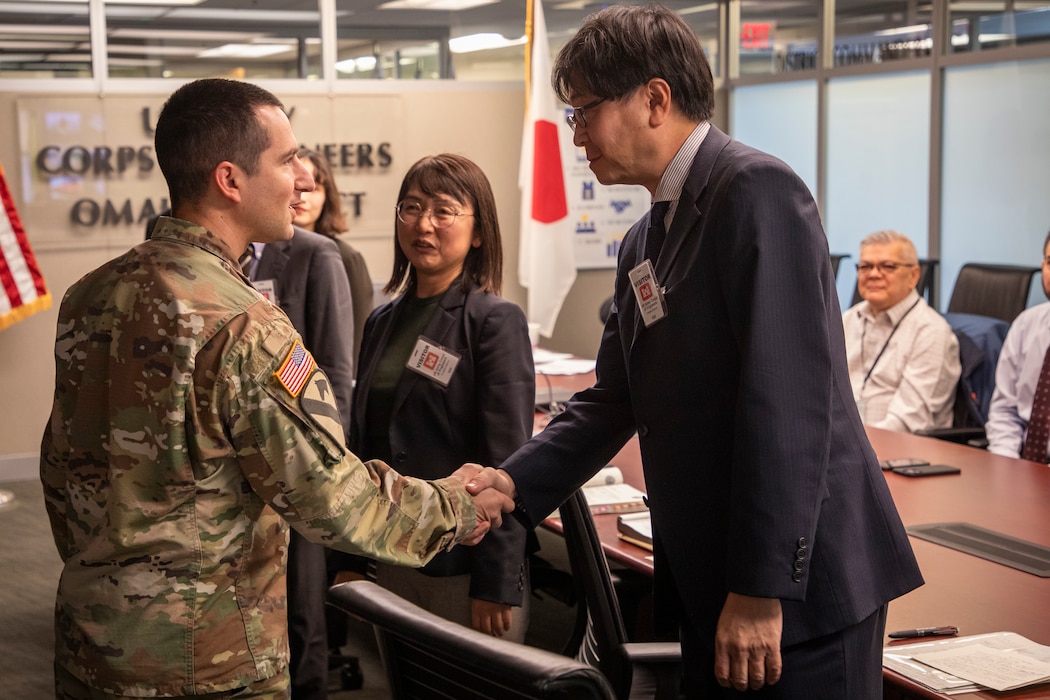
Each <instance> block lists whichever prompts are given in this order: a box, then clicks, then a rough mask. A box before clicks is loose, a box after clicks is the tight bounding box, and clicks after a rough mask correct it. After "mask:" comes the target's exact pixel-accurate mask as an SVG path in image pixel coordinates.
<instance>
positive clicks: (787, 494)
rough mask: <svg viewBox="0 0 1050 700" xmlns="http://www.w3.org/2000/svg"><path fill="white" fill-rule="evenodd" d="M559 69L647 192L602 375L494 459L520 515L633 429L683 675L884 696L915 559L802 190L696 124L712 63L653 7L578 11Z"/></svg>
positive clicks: (596, 462)
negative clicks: (893, 625) (854, 382)
mask: <svg viewBox="0 0 1050 700" xmlns="http://www.w3.org/2000/svg"><path fill="white" fill-rule="evenodd" d="M553 84H554V87H555V90H556V91H557V92H558V94H559V97H561V98H562V100H563V101H565V102H566V103H567V104H570V105H573V106H574V109H573V111H572V114H571V115H570V117H569V121H570V124H572V125H573V127H574V128H575V143H576V145H577V146H579V147H582V148H584V149H585V151H586V154H587V159H588V161H590V168H591V170H592V171H593V172H594V175H595V177H596V178H597V179H598V180H599V181H600V182H601V183H602V184H607V185H611V184H618V183H624V184H640V185H644V186H645V187H646V188H648V190H649V192H650V193H651V194H652V197H653V202H654V205H653V210H652V212H651V213H650V214H649V215H646V216H645V217H644V218H643V219H642V220H641V221H639V222H638V223H637V224H635V225H634V226H633V227H632V228H631V230H630V231H629V232H628V233H627V235H626V237H625V238H624V241H623V245H622V247H621V250H620V259H619V263H618V268H617V275H616V287H615V295H614V303H613V306H612V310H611V314H610V317H609V319H608V321H607V323H606V325H605V331H604V334H603V337H602V342H601V347H600V349H599V352H598V361H597V369H596V373H597V382H596V383H595V385H594V386H593V387H592V388H590V389H587V390H585V391H582V392H580V393H579V394H577V395H576V396H575V397H574V398H573V399H572V400H571V401H570V402H569V403H568V407H567V409H566V411H565V412H564V413H563V414H562V415H560V416H559V417H558V418H557V419H555V420H554V421H552V422H551V424H550V425H549V427H548V428H547V429H546V430H544V431H543V432H542V433H540V434H539V435H537V436H536V437H534V438H533V439H532V440H531V441H529V442H528V443H526V444H525V445H524V446H523V447H522V448H521V449H520V450H518V452H516V453H515V454H514V455H513V456H511V457H510V458H509V459H507V460H506V461H505V462H504V463H503V465H502V469H503V470H505V472H506V474H507V475H508V476H509V477H511V479H512V480H513V482H514V485H515V486H516V491H517V500H518V503H519V517H523V518H525V519H527V520H528V521H530V522H531V524H533V525H534V524H536V523H537V522H538V521H539V520H542V519H543V518H544V517H545V516H546V515H547V514H548V513H550V512H552V511H553V510H554V509H555V508H557V507H558V505H559V504H560V503H561V502H562V501H563V500H564V499H565V498H566V497H567V496H568V495H569V494H570V493H571V492H572V491H573V490H574V489H576V488H578V487H579V486H580V485H581V484H582V483H583V482H584V481H586V480H587V478H588V477H590V476H591V475H592V474H593V473H594V472H595V471H597V470H598V469H599V468H600V467H602V466H604V465H605V464H606V462H607V460H609V459H610V458H612V457H613V456H614V455H615V454H616V452H617V451H618V450H619V449H620V447H621V446H622V445H623V444H624V443H625V442H626V441H627V440H628V439H629V438H630V437H631V435H632V434H633V433H634V432H635V431H637V433H638V438H639V443H640V447H641V453H642V462H643V465H644V471H645V482H646V486H647V489H648V495H649V504H650V507H651V509H652V510H651V514H652V521H653V533H654V536H653V539H654V552H655V581H654V583H655V586H656V596H655V600H656V605H657V611H656V614H657V615H658V616H660V617H661V619H663V620H674V621H677V622H678V623H679V627H680V632H679V636H680V639H681V641H682V654H683V663H682V668H683V690H684V692H685V694H686V695H687V696H688V697H703V698H708V697H735V696H736V695H737V694H738V693H741V692H744V691H748V692H747V694H748V697H752V696H753V697H760V698H799V699H801V698H805V699H806V700H814V699H821V698H826V699H828V700H845V699H846V698H849V700H862V699H872V700H874V699H875V698H881V697H882V673H881V666H882V646H883V641H884V640H883V634H884V629H885V620H886V618H885V615H886V606H887V603H888V601H890V600H892V599H893V598H895V597H897V596H900V595H902V594H904V593H906V592H908V591H910V590H912V589H913V588H915V587H917V586H919V585H921V583H922V577H921V575H920V573H919V570H918V566H917V564H916V562H915V558H914V556H913V554H912V551H911V547H910V545H909V543H908V538H907V535H906V534H905V531H904V528H903V526H902V524H901V521H900V518H899V516H898V515H897V512H896V509H895V508H894V505H893V502H892V500H891V498H890V494H889V491H888V489H887V487H886V482H885V479H884V477H883V476H882V473H881V471H880V469H879V466H878V462H877V460H876V457H875V454H874V452H873V451H872V449H871V446H870V444H869V442H868V439H867V437H866V435H865V432H864V427H863V426H862V425H861V422H860V418H859V417H858V414H857V408H856V405H855V403H854V401H853V394H852V390H851V388H850V381H849V376H848V373H847V369H846V354H845V348H844V342H843V333H842V320H841V316H840V314H841V311H840V309H841V307H840V305H839V300H838V298H837V296H836V292H835V278H834V275H833V273H832V269H831V264H830V258H829V255H828V245H827V240H826V238H825V236H824V232H823V230H822V228H821V223H820V217H819V213H818V211H817V207H816V205H815V203H814V201H813V197H812V196H811V194H810V192H809V191H808V190H807V188H806V186H805V185H804V184H803V182H802V181H801V180H800V179H799V178H798V177H797V176H796V175H795V173H793V172H792V171H791V169H790V168H788V167H787V166H786V165H785V164H784V163H782V162H780V161H779V160H777V159H775V158H773V157H771V156H769V155H766V154H764V153H761V152H759V151H756V150H754V149H752V148H749V147H747V146H744V145H742V144H740V143H738V142H735V141H733V140H731V139H730V138H729V137H728V136H726V135H725V134H724V133H722V132H721V131H719V130H718V129H717V128H715V127H714V126H712V125H711V124H710V122H709V121H708V120H709V119H710V116H711V113H712V110H713V107H714V87H713V81H712V77H711V70H710V66H709V65H708V63H707V60H706V58H705V57H704V54H703V51H702V50H701V48H700V45H699V42H698V41H697V38H696V35H695V34H694V33H693V32H692V30H691V29H690V28H689V27H688V25H686V24H685V22H684V21H682V19H681V18H680V17H678V16H677V15H675V14H674V13H672V12H671V11H669V10H667V9H665V8H663V7H660V6H648V7H641V6H613V7H609V8H607V9H604V10H602V11H600V12H598V13H596V14H594V15H592V16H591V17H589V18H588V19H587V20H586V21H585V23H584V24H583V26H582V27H581V28H580V30H579V32H577V34H576V35H575V37H574V38H572V39H570V40H569V43H568V44H567V45H566V46H565V47H564V48H563V49H562V50H561V52H560V53H559V55H558V58H557V61H556V62H555V66H554V71H553ZM483 483H485V482H483V481H482V480H481V479H479V480H477V484H478V485H482V484H483ZM512 495H513V494H512Z"/></svg>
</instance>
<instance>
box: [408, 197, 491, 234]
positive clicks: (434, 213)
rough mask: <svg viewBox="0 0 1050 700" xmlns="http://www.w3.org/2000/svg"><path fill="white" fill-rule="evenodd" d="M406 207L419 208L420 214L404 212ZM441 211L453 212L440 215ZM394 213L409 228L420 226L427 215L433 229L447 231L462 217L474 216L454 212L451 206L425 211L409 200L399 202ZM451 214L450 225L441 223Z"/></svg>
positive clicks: (430, 208)
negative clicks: (446, 229) (424, 215)
mask: <svg viewBox="0 0 1050 700" xmlns="http://www.w3.org/2000/svg"><path fill="white" fill-rule="evenodd" d="M406 205H408V206H410V207H418V208H419V211H418V212H407V213H406V212H403V209H404V208H405V206H406ZM439 209H449V210H451V211H448V212H444V213H439V212H438V210H439ZM394 211H395V212H396V213H397V220H398V221H400V222H401V223H403V224H407V225H409V226H415V225H416V224H418V223H419V222H420V221H421V220H422V218H423V214H427V215H428V218H429V219H430V223H431V225H433V227H434V228H437V229H445V228H449V227H451V226H452V225H453V224H455V223H456V219H458V218H459V217H461V216H474V212H469V213H467V212H460V211H455V210H452V207H450V206H438V207H428V208H426V209H424V208H423V205H422V204H420V203H419V202H413V201H410V200H407V199H402V200H401V201H400V202H398V203H397V205H396V206H395V207H394ZM449 214H451V216H452V219H451V220H450V221H449V222H448V223H445V224H443V223H441V221H442V220H443V219H444V218H445V217H447V216H449ZM405 217H408V219H410V220H406V218H405Z"/></svg>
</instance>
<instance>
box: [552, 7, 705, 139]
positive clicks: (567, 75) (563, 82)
mask: <svg viewBox="0 0 1050 700" xmlns="http://www.w3.org/2000/svg"><path fill="white" fill-rule="evenodd" d="M653 78H663V79H664V80H666V81H667V84H668V85H670V86H671V100H672V102H673V103H674V104H675V105H677V106H678V109H680V110H681V111H682V113H683V114H685V116H686V117H688V118H690V119H694V120H696V121H700V120H704V119H710V118H711V115H712V114H713V112H714V108H715V88H714V77H713V76H712V74H711V65H710V64H709V63H708V62H707V56H705V55H704V50H703V48H701V46H700V40H699V39H697V37H696V33H695V32H693V30H692V29H691V28H690V27H689V25H688V24H686V23H685V20H683V19H682V18H681V17H680V16H678V15H677V14H676V13H674V12H672V11H671V10H669V9H667V8H666V7H663V6H661V5H647V6H644V7H643V6H638V5H614V6H612V7H607V8H605V9H604V10H600V11H599V12H596V13H594V14H593V15H590V16H589V17H587V19H586V20H584V22H583V26H581V27H580V30H579V31H578V32H576V35H575V36H574V37H573V38H571V39H569V42H568V43H567V44H565V46H563V47H562V49H561V51H559V52H558V57H557V58H556V59H555V62H554V68H553V70H552V72H551V85H552V86H553V87H554V91H555V92H556V93H557V94H558V97H559V98H561V100H562V102H565V103H566V104H569V95H570V94H571V93H572V92H586V93H590V94H593V95H594V96H595V97H600V98H604V99H607V100H618V99H620V98H621V97H623V96H624V95H627V94H628V93H630V92H631V91H633V90H634V89H636V88H638V87H639V86H641V85H645V84H646V83H647V82H649V81H650V80H652V79H653ZM577 106H578V105H577Z"/></svg>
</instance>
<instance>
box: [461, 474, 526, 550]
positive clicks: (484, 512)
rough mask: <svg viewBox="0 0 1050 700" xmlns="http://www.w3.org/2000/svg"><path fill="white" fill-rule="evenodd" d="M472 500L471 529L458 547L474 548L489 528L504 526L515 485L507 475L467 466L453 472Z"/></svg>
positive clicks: (511, 503)
mask: <svg viewBox="0 0 1050 700" xmlns="http://www.w3.org/2000/svg"><path fill="white" fill-rule="evenodd" d="M452 476H454V477H456V478H458V479H459V480H460V481H461V482H463V486H464V488H466V489H467V493H469V494H470V495H471V496H473V497H474V529H473V530H472V531H471V533H470V534H469V535H467V537H465V538H464V539H463V540H462V541H461V542H460V544H465V545H475V544H477V543H478V542H481V540H482V539H483V538H484V537H485V534H486V533H487V532H488V531H489V530H490V529H492V528H496V527H499V526H500V525H502V524H503V514H504V513H510V512H511V511H513V510H514V495H515V489H514V482H512V481H511V480H510V477H509V476H507V474H506V472H502V471H499V470H497V469H493V468H492V467H483V466H481V465H480V464H472V463H467V464H464V465H463V466H462V467H460V468H459V469H457V470H456V471H454V472H452Z"/></svg>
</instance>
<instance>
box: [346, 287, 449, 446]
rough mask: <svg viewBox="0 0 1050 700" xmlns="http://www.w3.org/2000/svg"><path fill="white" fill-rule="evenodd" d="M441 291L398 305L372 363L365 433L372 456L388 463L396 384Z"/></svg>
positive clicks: (413, 298) (434, 307)
mask: <svg viewBox="0 0 1050 700" xmlns="http://www.w3.org/2000/svg"><path fill="white" fill-rule="evenodd" d="M443 296H444V294H443V293H442V294H438V295H436V296H432V297H428V298H426V299H417V298H415V297H410V298H409V299H408V300H407V301H406V302H405V305H404V308H402V309H401V315H400V316H398V319H397V322H396V323H395V324H394V327H393V328H391V329H390V336H389V337H388V338H387V341H386V347H385V348H384V349H383V354H382V356H381V357H380V359H379V364H378V365H376V371H375V374H374V375H373V376H372V384H371V386H370V387H369V390H368V408H367V409H366V410H365V416H366V418H365V422H366V425H365V434H366V435H367V439H368V446H369V448H370V451H369V454H371V455H372V456H373V458H376V459H381V460H383V461H384V462H387V463H389V462H390V461H391V458H392V455H391V454H390V420H391V416H392V415H393V413H394V397H395V396H397V385H398V383H399V382H400V381H401V375H402V374H403V373H404V372H405V365H407V364H408V358H409V356H410V355H411V354H412V348H414V347H415V346H416V341H417V340H418V339H419V336H421V335H423V331H424V330H425V329H426V327H427V324H428V323H430V319H431V317H432V316H433V315H434V312H435V311H437V308H438V302H440V301H441V297H443Z"/></svg>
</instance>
